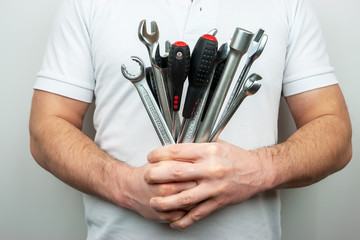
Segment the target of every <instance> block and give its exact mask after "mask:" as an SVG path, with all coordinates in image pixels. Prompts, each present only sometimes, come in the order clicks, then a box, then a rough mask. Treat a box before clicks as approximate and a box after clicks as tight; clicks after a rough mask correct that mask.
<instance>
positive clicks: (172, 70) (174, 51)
mask: <svg viewBox="0 0 360 240" xmlns="http://www.w3.org/2000/svg"><path fill="white" fill-rule="evenodd" d="M189 69H190V48H189V46H188V45H187V44H186V43H185V42H182V41H178V42H175V43H174V44H172V45H171V47H170V51H169V56H168V73H167V74H168V80H169V81H170V83H171V107H172V110H173V111H179V109H180V104H181V100H182V92H183V86H184V82H185V80H186V78H187V76H188V74H189Z"/></svg>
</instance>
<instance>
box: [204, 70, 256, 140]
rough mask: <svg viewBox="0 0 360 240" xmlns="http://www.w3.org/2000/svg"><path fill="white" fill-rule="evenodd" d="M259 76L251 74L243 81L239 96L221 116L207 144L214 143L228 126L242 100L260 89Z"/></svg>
mask: <svg viewBox="0 0 360 240" xmlns="http://www.w3.org/2000/svg"><path fill="white" fill-rule="evenodd" d="M261 79H262V78H261V76H260V75H258V74H251V75H250V76H249V78H248V79H247V80H246V81H245V83H244V85H243V87H242V89H241V91H240V92H239V94H238V95H237V96H236V97H235V98H234V102H233V104H232V105H231V106H230V108H229V109H228V111H227V112H226V113H225V114H224V115H223V116H222V118H221V119H220V121H219V123H218V125H217V126H216V128H215V129H214V130H213V131H212V133H211V135H210V137H209V142H212V141H216V140H217V139H218V137H219V135H220V133H221V132H222V130H223V129H224V128H225V126H226V125H227V124H228V122H229V121H230V119H231V118H232V116H233V115H234V114H235V112H236V110H237V109H238V108H239V106H240V105H241V103H242V102H243V101H244V99H245V98H246V97H247V96H251V95H254V94H255V93H256V92H257V91H258V90H259V89H260V87H261V83H259V82H258V81H259V80H261Z"/></svg>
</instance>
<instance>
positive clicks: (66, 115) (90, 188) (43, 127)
mask: <svg viewBox="0 0 360 240" xmlns="http://www.w3.org/2000/svg"><path fill="white" fill-rule="evenodd" d="M88 106H89V104H88V103H84V102H81V101H77V100H74V99H70V98H66V97H62V96H59V95H56V94H52V93H48V92H44V91H38V90H36V91H35V92H34V96H33V101H32V107H31V116H30V139H31V141H30V145H31V152H32V154H33V156H34V158H35V160H36V161H37V162H38V163H39V165H41V166H42V167H43V168H45V169H46V170H48V171H49V172H51V173H52V174H54V175H55V176H56V177H58V178H59V179H60V180H62V181H64V182H65V183H67V184H69V185H70V186H72V187H74V188H76V189H78V190H80V191H82V192H85V193H88V194H92V195H96V196H99V197H101V198H104V199H107V200H109V201H111V202H113V203H115V204H117V205H119V206H122V207H126V208H129V209H132V210H134V211H137V212H138V213H140V214H141V215H143V216H144V217H146V218H150V219H153V220H160V221H162V220H166V221H174V220H176V219H179V218H180V217H181V216H183V215H184V212H183V211H173V212H168V213H160V214H159V212H156V211H154V210H153V209H152V208H151V207H149V199H150V198H151V197H154V196H167V195H169V194H174V193H178V192H180V191H182V190H185V189H188V188H189V187H193V186H194V183H193V182H188V183H174V184H160V185H149V184H147V183H146V182H145V181H144V177H143V176H144V171H145V170H146V168H147V166H148V165H149V164H147V165H145V166H143V167H140V168H132V167H130V166H128V165H126V164H124V163H122V162H120V161H118V160H116V159H114V158H112V157H111V156H109V155H108V154H106V153H105V152H104V151H102V150H101V149H100V148H99V147H98V146H97V145H96V144H95V143H94V142H93V141H92V140H91V139H89V138H88V137H87V136H86V135H84V134H83V133H82V132H81V128H82V122H83V118H84V115H85V113H86V110H87V109H88Z"/></svg>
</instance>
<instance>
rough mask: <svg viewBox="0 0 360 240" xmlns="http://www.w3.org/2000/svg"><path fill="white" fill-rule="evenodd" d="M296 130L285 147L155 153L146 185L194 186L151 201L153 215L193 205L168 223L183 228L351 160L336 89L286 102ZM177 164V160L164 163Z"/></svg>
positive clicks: (176, 148)
mask: <svg viewBox="0 0 360 240" xmlns="http://www.w3.org/2000/svg"><path fill="white" fill-rule="evenodd" d="M287 102H288V104H289V107H290V110H291V112H292V114H293V116H294V119H295V122H296V125H297V127H298V130H297V131H296V132H295V133H294V134H293V135H292V136H291V137H290V138H289V139H288V140H287V141H285V142H284V143H281V144H278V145H275V146H272V147H265V148H261V149H257V150H253V151H246V150H244V149H241V148H239V147H237V146H234V145H231V144H229V143H226V142H222V141H220V142H217V143H205V144H181V145H171V146H165V147H162V148H159V149H156V150H154V151H153V152H151V153H150V154H149V156H148V161H149V162H151V163H153V167H152V168H150V169H149V170H148V171H147V173H146V179H147V181H148V182H149V183H161V182H167V181H181V180H186V181H189V180H194V181H196V182H197V184H198V186H197V187H195V188H193V189H190V190H187V191H183V192H181V193H179V194H177V195H172V196H168V197H155V198H153V199H152V200H151V205H152V206H153V207H154V209H157V210H158V211H168V210H172V209H177V208H179V207H186V206H194V205H196V204H198V205H196V207H194V208H193V209H192V210H191V211H189V213H188V214H187V215H185V216H184V217H183V218H182V219H180V220H179V221H176V222H174V223H172V227H176V228H186V227H188V226H190V225H191V224H193V223H194V222H196V221H198V220H200V219H202V218H204V217H205V216H207V215H209V214H210V213H212V212H213V211H215V210H216V209H219V208H221V207H223V206H225V205H228V204H239V203H241V202H243V201H245V200H247V199H248V198H250V197H251V196H253V195H254V194H257V193H260V192H263V191H266V190H269V189H273V188H285V187H300V186H306V185H309V184H312V183H315V182H317V181H319V180H321V179H323V178H324V177H326V176H328V175H329V174H331V173H333V172H336V171H338V170H340V169H341V168H343V167H344V166H345V165H346V164H347V163H348V162H349V161H350V159H351V155H352V147H351V124H350V120H349V115H348V111H347V107H346V104H345V101H344V98H343V95H342V93H341V90H340V88H339V86H338V85H333V86H329V87H325V88H321V89H317V90H313V91H309V92H305V93H301V94H298V95H295V96H291V97H288V98H287ZM168 160H177V161H168Z"/></svg>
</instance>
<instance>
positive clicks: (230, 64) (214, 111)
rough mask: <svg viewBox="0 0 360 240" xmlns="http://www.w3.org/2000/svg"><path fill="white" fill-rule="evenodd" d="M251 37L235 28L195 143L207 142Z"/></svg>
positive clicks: (249, 34) (247, 32)
mask: <svg viewBox="0 0 360 240" xmlns="http://www.w3.org/2000/svg"><path fill="white" fill-rule="evenodd" d="M252 37H253V33H251V32H249V31H246V30H244V29H241V28H236V30H235V32H234V35H233V37H232V40H231V44H230V53H229V56H228V58H227V61H226V64H225V67H224V71H223V72H222V75H221V77H220V80H219V83H218V86H217V87H216V90H215V92H214V96H213V98H212V99H211V102H210V105H209V108H208V110H207V112H206V116H204V120H203V121H202V123H201V125H200V127H199V130H198V133H197V135H196V138H195V142H207V141H208V139H209V137H210V132H211V129H212V128H213V126H214V125H215V122H216V119H217V117H218V115H219V112H220V109H221V107H222V104H223V103H224V100H225V97H226V94H227V92H228V90H229V87H230V83H231V81H232V79H233V77H234V75H235V72H236V69H237V67H238V65H239V63H240V60H241V58H242V56H243V55H244V54H245V53H246V51H247V50H248V48H249V45H250V42H251V39H252Z"/></svg>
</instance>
